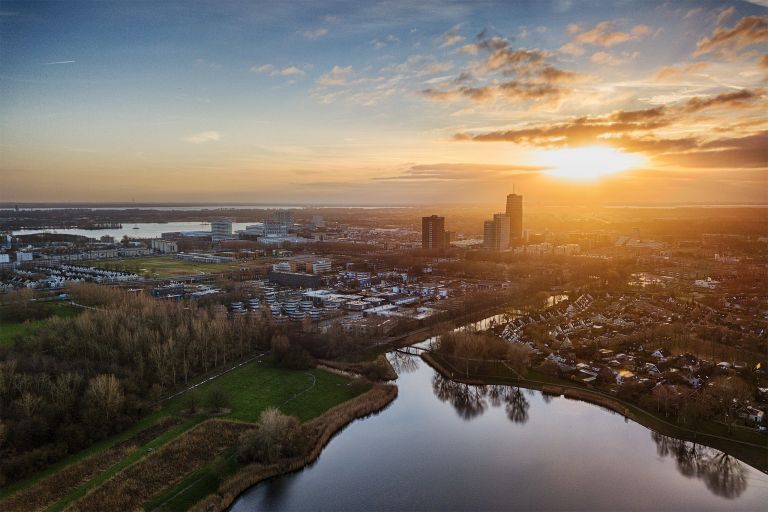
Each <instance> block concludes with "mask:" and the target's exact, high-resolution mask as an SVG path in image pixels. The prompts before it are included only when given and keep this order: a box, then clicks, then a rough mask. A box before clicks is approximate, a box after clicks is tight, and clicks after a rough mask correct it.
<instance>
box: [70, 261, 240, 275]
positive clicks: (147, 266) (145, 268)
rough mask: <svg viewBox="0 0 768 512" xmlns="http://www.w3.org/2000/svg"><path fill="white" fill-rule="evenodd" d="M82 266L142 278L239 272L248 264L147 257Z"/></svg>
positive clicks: (96, 262)
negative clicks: (121, 272)
mask: <svg viewBox="0 0 768 512" xmlns="http://www.w3.org/2000/svg"><path fill="white" fill-rule="evenodd" d="M82 265H88V266H93V267H99V268H105V269H115V270H127V271H129V272H134V273H136V274H138V275H140V276H145V275H147V274H149V276H150V277H160V278H162V277H176V276H189V275H194V274H210V273H214V272H224V271H226V270H237V269H239V268H241V267H243V266H247V263H196V262H194V261H185V260H179V259H176V258H173V257H171V256H147V257H139V258H121V259H109V260H94V261H84V262H82Z"/></svg>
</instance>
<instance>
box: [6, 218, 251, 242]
mask: <svg viewBox="0 0 768 512" xmlns="http://www.w3.org/2000/svg"><path fill="white" fill-rule="evenodd" d="M255 223H256V222H255V221H254V222H233V223H232V232H236V231H238V230H241V229H245V227H246V226H249V225H251V224H255ZM210 230H211V224H210V223H209V222H138V223H131V222H128V223H125V224H123V227H122V228H107V229H76V228H71V229H19V230H17V231H14V232H13V235H14V236H18V235H35V234H38V233H55V234H59V235H79V236H85V237H88V238H97V239H98V238H101V237H102V236H111V237H114V238H115V239H116V240H119V239H121V238H123V237H124V236H127V237H129V238H159V237H160V235H162V234H163V233H173V232H177V231H210Z"/></svg>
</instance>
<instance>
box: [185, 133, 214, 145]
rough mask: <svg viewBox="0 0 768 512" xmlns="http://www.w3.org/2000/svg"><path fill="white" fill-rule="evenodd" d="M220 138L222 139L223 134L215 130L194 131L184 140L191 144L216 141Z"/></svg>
mask: <svg viewBox="0 0 768 512" xmlns="http://www.w3.org/2000/svg"><path fill="white" fill-rule="evenodd" d="M218 140H221V134H220V133H219V132H217V131H213V130H209V131H205V132H200V133H193V134H192V135H190V136H189V137H185V138H184V141H185V142H188V143H190V144H204V143H206V142H215V141H218Z"/></svg>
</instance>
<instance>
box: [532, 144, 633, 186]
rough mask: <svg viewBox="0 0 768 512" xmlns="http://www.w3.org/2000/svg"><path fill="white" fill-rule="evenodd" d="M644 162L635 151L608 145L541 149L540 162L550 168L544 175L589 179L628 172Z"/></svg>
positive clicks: (581, 179) (569, 178) (570, 178)
mask: <svg viewBox="0 0 768 512" xmlns="http://www.w3.org/2000/svg"><path fill="white" fill-rule="evenodd" d="M645 163H646V161H645V158H644V157H642V156H641V155H639V154H636V153H624V152H622V151H620V150H618V149H616V148H612V147H609V146H587V147H581V148H568V149H556V150H550V151H545V152H542V154H541V156H540V158H539V164H540V165H543V166H546V167H551V169H550V170H548V171H545V174H547V175H549V176H553V177H556V178H562V179H568V180H579V181H590V180H597V179H600V178H603V177H605V176H609V175H611V174H616V173H619V172H624V171H628V170H630V169H633V168H637V167H640V166H642V165H644V164H645Z"/></svg>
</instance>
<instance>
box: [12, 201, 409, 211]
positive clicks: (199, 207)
mask: <svg viewBox="0 0 768 512" xmlns="http://www.w3.org/2000/svg"><path fill="white" fill-rule="evenodd" d="M15 208H16V206H15V205H13V204H10V203H6V204H2V205H0V210H13V209H15ZM333 208H339V209H347V208H349V209H356V210H381V209H387V210H391V209H399V208H413V207H412V206H354V205H324V206H312V205H284V204H283V205H271V204H250V205H226V204H222V205H210V204H202V205H183V206H182V205H179V206H173V205H152V204H146V205H122V204H121V205H115V206H103V205H101V206H96V205H93V206H91V205H88V204H73V205H70V206H65V205H57V206H24V205H21V206H19V210H20V211H49V210H96V211H104V210H121V211H128V210H157V211H176V212H197V211H218V210H222V211H226V210H309V209H321V210H328V209H333Z"/></svg>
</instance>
